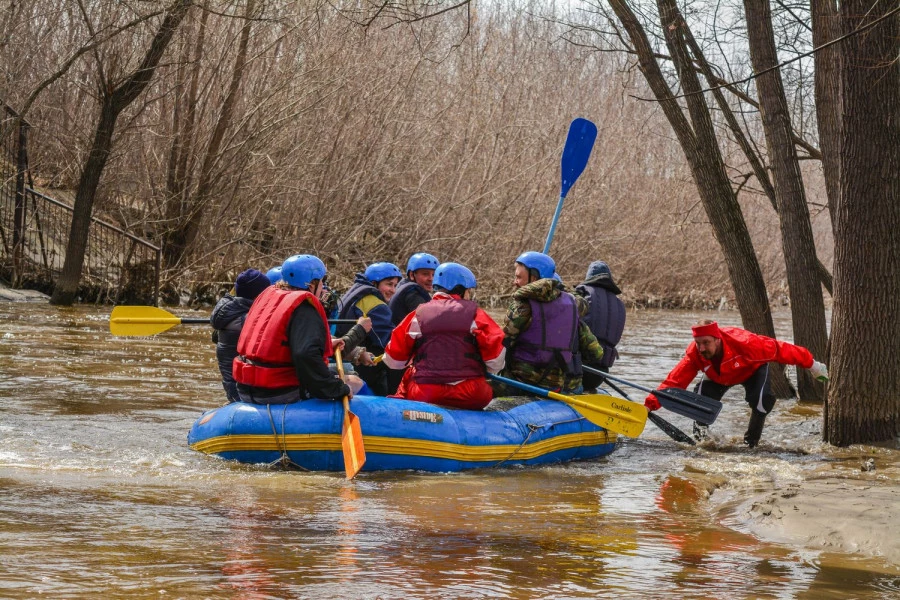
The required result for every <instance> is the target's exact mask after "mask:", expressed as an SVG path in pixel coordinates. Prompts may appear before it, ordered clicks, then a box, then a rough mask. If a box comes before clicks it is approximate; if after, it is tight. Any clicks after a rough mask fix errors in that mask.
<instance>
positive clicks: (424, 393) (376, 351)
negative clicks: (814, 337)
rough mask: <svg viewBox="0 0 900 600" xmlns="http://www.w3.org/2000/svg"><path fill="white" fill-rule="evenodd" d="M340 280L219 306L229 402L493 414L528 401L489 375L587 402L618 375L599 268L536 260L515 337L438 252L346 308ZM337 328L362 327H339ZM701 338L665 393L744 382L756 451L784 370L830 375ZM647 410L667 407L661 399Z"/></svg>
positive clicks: (712, 330) (523, 271) (308, 262)
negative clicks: (499, 400) (567, 274)
mask: <svg viewBox="0 0 900 600" xmlns="http://www.w3.org/2000/svg"><path fill="white" fill-rule="evenodd" d="M327 275H328V270H327V268H326V266H325V264H324V263H323V262H322V261H321V260H320V259H319V258H318V257H316V256H312V255H309V254H299V255H294V256H291V257H289V258H288V259H287V260H285V261H284V263H283V264H282V265H281V266H279V267H275V268H272V269H270V270H269V271H268V272H267V273H265V274H263V273H262V272H261V271H258V270H256V269H248V270H246V271H244V272H242V273H241V274H240V275H239V276H238V277H237V280H236V281H235V286H234V290H233V293H232V294H226V295H225V296H223V297H222V298H221V299H220V300H219V302H218V303H217V304H216V306H215V308H214V309H213V312H212V316H211V320H210V322H211V324H212V326H213V328H214V330H215V331H214V334H213V338H214V340H215V341H216V342H217V344H216V356H217V359H218V363H219V370H220V371H221V374H222V383H223V386H224V388H225V392H226V394H227V396H228V400H229V401H232V402H234V401H243V402H249V403H256V404H285V403H292V402H298V401H302V400H306V399H309V398H323V399H328V398H331V399H335V400H341V399H342V398H343V397H345V396H347V397H352V396H353V395H354V394H356V393H359V392H360V391H361V390H362V391H363V392H367V393H370V394H374V395H378V396H389V397H395V398H409V399H413V400H419V401H423V402H430V403H433V404H439V405H442V406H449V407H455V408H463V409H470V410H481V409H483V408H484V407H485V406H487V405H488V404H489V403H490V402H491V400H492V398H494V397H497V396H504V395H510V394H514V393H515V390H513V389H509V388H507V387H506V385H505V384H503V383H502V382H499V381H496V380H490V381H489V380H488V379H487V378H486V373H494V374H500V375H502V376H505V377H507V378H511V379H514V380H517V381H521V382H524V383H527V384H531V385H535V386H542V387H544V388H548V389H551V390H554V391H559V392H561V393H564V394H579V393H582V392H584V391H586V390H587V391H593V390H594V389H595V388H596V387H598V386H599V385H601V384H602V383H603V378H602V375H597V374H593V373H588V372H586V371H583V369H582V366H583V365H588V366H591V367H593V368H594V369H595V370H597V371H600V372H601V373H602V372H608V370H609V368H610V367H611V366H612V365H613V363H614V362H615V360H616V358H617V357H618V353H617V351H616V345H617V344H618V343H619V341H620V339H621V337H622V332H623V330H624V327H625V314H626V313H625V305H624V303H623V302H622V300H621V299H620V298H619V297H618V296H619V295H620V294H621V290H620V289H619V287H618V286H617V285H616V283H615V281H614V280H613V277H612V273H611V272H610V269H609V266H608V265H607V264H606V263H605V262H603V261H594V262H592V263H591V264H590V266H589V267H588V270H587V275H586V277H585V280H584V281H583V282H582V283H580V284H579V285H577V286H576V287H575V288H574V289H570V288H568V287H567V286H566V285H565V284H564V283H563V282H562V281H561V280H560V277H559V275H558V274H557V273H556V264H555V262H554V260H553V259H552V258H551V257H550V256H548V255H547V254H544V253H541V252H533V251H529V252H524V253H522V254H521V255H519V256H518V258H516V260H515V264H514V272H513V281H514V285H515V291H514V293H513V294H512V300H511V302H510V305H509V307H508V309H507V311H506V317H505V322H504V324H503V326H502V327H501V326H500V325H498V324H497V323H496V322H495V321H494V320H493V319H492V318H491V317H490V315H488V314H487V313H486V312H485V311H484V310H483V309H481V308H480V307H479V306H478V304H477V303H476V302H475V298H474V295H475V289H476V288H477V285H478V284H477V280H476V278H475V275H474V274H473V273H472V271H470V270H469V269H468V268H467V267H465V266H463V265H461V264H459V263H454V262H445V263H441V262H440V261H439V260H438V259H437V258H435V257H434V256H433V255H431V254H428V253H425V252H418V253H416V254H413V255H412V256H411V257H410V258H409V261H408V262H407V265H406V271H405V274H404V273H403V272H401V271H400V269H399V268H398V267H397V266H396V265H394V264H392V263H388V262H377V263H373V264H370V265H369V266H368V267H367V268H366V269H365V271H364V272H363V273H358V274H357V275H356V278H355V280H354V282H353V284H352V285H351V287H350V288H349V289H348V290H347V291H346V292H345V293H344V294H343V295H341V296H340V297H338V296H337V295H336V294H334V292H333V291H332V290H331V289H330V288H329V287H328V285H327ZM329 317H330V318H332V319H341V320H342V321H344V322H346V321H350V322H352V321H353V320H355V324H353V325H346V324H341V325H330V324H329ZM693 337H694V340H693V341H692V342H691V344H690V345H689V346H688V347H687V349H686V351H685V354H684V356H683V357H682V359H681V361H680V362H679V363H678V364H677V365H676V366H675V368H674V369H673V370H672V371H671V373H669V376H668V377H667V378H666V380H665V381H663V382H662V383H661V384H660V386H659V387H658V388H657V389H664V388H671V387H676V388H681V389H686V388H687V386H688V385H689V384H690V383H691V382H692V381H693V379H694V378H695V376H696V375H697V374H698V373H702V376H701V380H700V382H699V383H698V384H697V385H696V386H695V388H694V391H695V392H696V393H699V394H703V395H704V396H708V397H712V398H715V399H721V398H722V396H723V395H724V394H725V392H726V391H727V390H728V389H729V388H730V387H732V386H734V385H742V386H743V387H744V388H745V389H746V400H747V403H748V404H749V405H750V415H751V416H750V424H749V426H748V429H747V432H746V434H745V436H744V441H745V442H746V443H747V444H748V445H750V446H751V447H753V446H756V445H757V443H758V442H759V439H760V436H761V434H762V428H763V424H764V421H765V418H766V415H767V414H768V413H769V412H770V411H771V410H772V408H773V406H774V404H775V396H774V395H773V394H772V391H771V386H770V382H769V376H768V375H769V370H768V364H769V363H770V362H777V363H781V364H787V365H797V366H800V367H803V368H808V369H810V370H811V371H812V374H813V376H815V377H816V378H818V379H821V380H824V379H827V377H828V372H827V369H826V367H825V365H824V364H822V363H820V362H818V361H815V360H813V357H812V355H811V354H810V352H809V351H808V350H807V349H805V348H803V347H800V346H796V345H793V344H790V343H787V342H782V341H778V340H775V339H772V338H769V337H765V336H761V335H757V334H754V333H751V332H749V331H746V330H743V329H739V328H736V327H721V328H720V327H719V326H718V325H717V324H716V323H715V322H712V321H701V322H700V323H698V324H697V325H695V326H694V327H693ZM336 349H341V350H342V354H343V359H344V360H348V361H349V362H350V364H352V365H353V367H354V369H352V370H349V371H348V373H347V374H346V375H345V376H344V378H343V379H341V378H339V377H338V375H337V374H336V369H335V367H334V366H333V365H331V364H330V359H332V357H333V356H334V354H335V350H336ZM354 371H355V372H354ZM366 388H367V389H366ZM644 404H645V405H646V407H647V408H648V409H649V410H657V409H659V408H660V404H659V401H658V400H657V398H656V396H655V395H654V394H650V395H648V396H647V398H646V400H645V401H644ZM694 433H695V436H697V437H698V438H702V437H704V436H705V435H706V430H705V427H704V426H700V425H699V424H696V423H695V426H694Z"/></svg>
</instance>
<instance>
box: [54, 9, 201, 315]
mask: <svg viewBox="0 0 900 600" xmlns="http://www.w3.org/2000/svg"><path fill="white" fill-rule="evenodd" d="M192 3H193V2H192V0H177V2H175V4H173V5H172V6H171V7H170V8H169V10H168V11H167V12H166V16H165V18H164V19H163V22H162V23H161V24H160V26H159V29H158V30H157V31H156V35H154V36H153V40H152V42H151V43H150V48H149V49H148V50H147V54H146V55H145V56H144V59H143V60H142V61H141V64H140V65H139V66H138V68H137V69H136V70H135V71H134V72H133V73H132V74H131V75H130V76H129V77H128V78H127V79H126V80H125V81H124V82H123V83H122V84H120V85H119V86H118V87H115V88H112V89H110V88H111V86H107V87H106V89H105V90H104V91H103V93H102V98H103V99H102V101H101V108H100V119H99V121H98V122H97V129H96V133H95V134H94V143H93V145H92V146H91V149H90V152H89V153H88V159H87V161H86V162H85V165H84V169H83V170H82V173H81V179H80V180H79V182H78V189H77V190H76V192H75V207H74V210H73V213H72V226H71V228H70V230H69V242H68V245H67V246H66V260H65V262H64V263H63V269H62V272H61V273H60V276H59V279H58V280H57V281H56V286H55V287H54V290H53V295H52V296H51V298H50V303H51V304H58V305H63V306H70V305H71V304H72V303H73V302H75V298H76V296H77V294H78V283H79V282H80V280H81V270H82V267H83V266H84V255H85V250H86V249H87V242H88V233H89V232H90V227H91V214H92V212H93V209H94V198H95V197H96V195H97V187H98V186H99V185H100V177H101V175H103V169H104V168H105V167H106V161H107V160H108V159H109V154H110V150H111V149H112V137H113V133H114V132H115V128H116V121H117V120H118V118H119V114H121V112H122V111H123V110H125V108H126V107H128V105H130V104H131V103H132V102H134V101H135V100H136V99H137V97H138V96H140V94H141V93H142V92H143V91H144V89H145V88H146V87H147V85H149V84H150V81H151V80H152V79H153V73H154V71H155V70H156V66H157V65H158V64H159V61H160V59H162V55H163V53H164V52H165V49H166V47H167V46H168V45H169V42H170V41H172V36H173V35H174V34H175V30H176V29H177V28H178V25H179V24H180V23H181V20H182V19H183V18H184V15H185V14H186V13H187V11H188V9H189V8H190V7H191V5H192Z"/></svg>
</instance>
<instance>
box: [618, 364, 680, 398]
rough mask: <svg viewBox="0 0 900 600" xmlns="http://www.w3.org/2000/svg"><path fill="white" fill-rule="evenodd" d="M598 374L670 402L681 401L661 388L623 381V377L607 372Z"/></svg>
mask: <svg viewBox="0 0 900 600" xmlns="http://www.w3.org/2000/svg"><path fill="white" fill-rule="evenodd" d="M600 374H602V375H603V377H605V378H606V379H609V380H612V381H618V382H619V383H624V384H625V385H629V386H631V387H633V388H635V389H637V390H641V391H642V392H647V393H648V394H654V395H656V396H659V397H660V398H668V399H669V400H671V401H672V402H680V401H681V400H680V399H679V398H676V397H675V396H672V395H670V394H667V393H666V392H664V391H662V390H651V389H650V388H647V387H644V386H642V385H638V384H636V383H631V382H630V381H625V380H624V379H619V378H618V377H613V376H612V375H610V374H608V373H603V372H602V371H601V372H600ZM610 385H611V384H610Z"/></svg>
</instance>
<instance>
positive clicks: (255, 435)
mask: <svg viewBox="0 0 900 600" xmlns="http://www.w3.org/2000/svg"><path fill="white" fill-rule="evenodd" d="M350 410H352V411H353V412H354V413H355V414H356V416H357V417H359V423H360V426H361V429H362V433H363V441H364V443H365V448H366V463H365V465H364V466H363V469H362V470H363V471H387V470H396V469H413V470H419V471H436V472H448V471H462V470H465V469H477V468H484V467H499V466H512V465H541V464H547V463H557V462H565V461H572V460H585V459H591V458H597V457H600V456H605V455H606V454H609V453H610V452H612V451H613V449H614V448H615V442H616V434H615V433H613V432H610V431H607V430H605V429H602V428H600V427H597V426H596V425H594V424H593V423H591V422H590V421H588V420H587V419H585V418H584V417H582V416H581V415H580V414H578V413H577V412H576V411H575V410H573V409H572V408H570V407H569V406H568V405H566V404H565V403H563V402H557V401H555V400H535V401H531V400H529V401H527V402H525V403H521V401H512V400H510V399H499V400H495V401H494V402H493V403H491V406H489V407H488V410H484V411H474V410H457V409H449V408H443V407H440V406H435V405H433V404H426V403H423V402H415V401H412V400H400V399H396V398H383V397H380V396H356V397H354V398H353V400H351V402H350ZM342 422H343V406H342V404H341V403H340V402H334V401H331V400H306V401H304V402H297V403H294V404H272V405H269V406H266V405H256V404H245V403H243V402H235V403H232V404H228V405H226V406H223V407H221V408H216V409H213V410H209V411H207V412H205V413H203V414H202V415H201V416H200V418H198V419H197V421H196V422H195V423H194V425H193V427H191V431H190V433H188V444H189V445H190V447H191V448H193V449H194V450H198V451H200V452H204V453H206V454H215V455H216V456H220V457H222V458H225V459H229V460H236V461H239V462H242V463H250V464H259V463H272V464H275V463H285V462H288V460H287V459H289V461H290V462H293V463H294V464H295V465H297V466H299V467H301V468H303V469H306V470H309V471H341V472H342V471H343V470H344V459H343V454H342V451H341V424H342Z"/></svg>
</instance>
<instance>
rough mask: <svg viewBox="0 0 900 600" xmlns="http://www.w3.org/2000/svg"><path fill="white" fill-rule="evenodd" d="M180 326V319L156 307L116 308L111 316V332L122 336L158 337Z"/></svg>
mask: <svg viewBox="0 0 900 600" xmlns="http://www.w3.org/2000/svg"><path fill="white" fill-rule="evenodd" d="M180 324H181V319H180V318H178V317H176V316H175V315H173V314H172V313H170V312H169V311H167V310H163V309H161V308H156V307H155V306H116V307H115V308H113V311H112V314H111V315H110V316H109V332H110V333H111V334H113V335H121V336H148V335H156V334H157V333H162V332H163V331H166V330H168V329H171V328H172V327H175V326H176V325H180Z"/></svg>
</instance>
